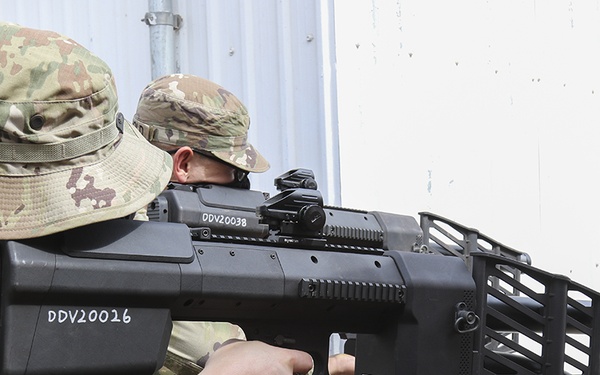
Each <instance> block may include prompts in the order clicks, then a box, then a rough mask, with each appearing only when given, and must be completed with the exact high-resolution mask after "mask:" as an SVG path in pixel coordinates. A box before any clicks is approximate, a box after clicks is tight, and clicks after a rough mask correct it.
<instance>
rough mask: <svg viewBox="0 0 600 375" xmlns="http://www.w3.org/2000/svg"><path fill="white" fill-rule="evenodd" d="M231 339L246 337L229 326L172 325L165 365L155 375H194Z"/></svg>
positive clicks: (219, 324)
mask: <svg viewBox="0 0 600 375" xmlns="http://www.w3.org/2000/svg"><path fill="white" fill-rule="evenodd" d="M231 339H239V340H245V339H246V336H245V334H244V332H243V331H242V329H241V328H240V327H238V326H236V325H233V324H230V323H222V322H218V323H217V322H184V321H174V322H173V330H172V331H171V339H170V341H169V351H168V353H167V358H166V359H165V365H164V366H163V368H161V369H160V370H159V371H158V372H157V373H156V374H155V375H196V374H197V373H198V372H200V371H201V370H202V368H203V367H204V365H205V364H206V361H207V360H208V356H209V355H210V354H211V353H213V352H214V351H215V350H217V349H218V348H219V347H220V346H221V345H222V344H223V343H224V342H226V341H227V340H231Z"/></svg>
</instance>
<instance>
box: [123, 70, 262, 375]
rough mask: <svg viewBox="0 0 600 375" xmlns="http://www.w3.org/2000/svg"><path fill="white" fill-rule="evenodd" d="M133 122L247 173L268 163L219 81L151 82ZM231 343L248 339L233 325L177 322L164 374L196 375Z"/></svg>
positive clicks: (152, 137) (157, 140)
mask: <svg viewBox="0 0 600 375" xmlns="http://www.w3.org/2000/svg"><path fill="white" fill-rule="evenodd" d="M133 124H134V126H136V127H137V128H138V130H139V131H140V132H141V133H142V134H143V135H144V136H145V137H146V138H147V139H148V140H149V141H150V142H151V143H152V144H154V145H155V146H157V147H159V148H162V149H164V150H174V149H177V148H179V147H182V146H188V147H191V148H192V149H193V150H195V151H197V152H201V153H209V154H210V155H212V156H214V157H216V158H218V159H220V160H221V161H223V162H224V163H227V164H229V165H231V166H233V167H235V168H237V169H239V170H242V171H244V172H264V171H266V170H267V169H269V163H268V162H267V160H266V159H265V158H264V157H263V156H262V155H261V154H260V153H259V152H258V151H257V150H256V149H255V148H254V147H253V146H252V145H251V144H250V143H248V129H249V127H250V117H249V116H248V111H247V109H246V107H245V106H244V105H243V104H242V102H240V100H239V99H238V98H236V97H235V95H233V94H232V93H230V92H229V91H227V90H226V89H224V88H223V87H221V86H219V85H217V84H215V83H214V82H211V81H208V80H205V79H203V78H200V77H196V76H191V75H184V74H173V75H169V76H165V77H161V78H159V79H157V80H155V81H153V82H151V83H150V84H149V85H148V86H146V88H145V89H144V91H143V92H142V94H141V96H140V100H139V103H138V107H137V111H136V114H135V115H134V117H133ZM229 339H245V336H244V333H243V331H242V330H241V329H240V328H239V327H237V326H235V325H231V324H229V323H210V322H177V321H176V322H173V331H172V335H171V341H170V343H169V351H168V353H167V359H166V360H165V366H164V367H163V368H162V369H161V370H160V371H159V372H158V374H161V375H171V374H178V375H188V374H190V375H192V374H196V373H197V372H198V371H199V370H201V368H202V367H203V366H204V363H205V362H206V360H207V359H208V356H209V354H210V353H212V352H213V351H214V350H216V349H217V348H218V347H219V346H220V345H222V343H223V342H224V341H226V340H229Z"/></svg>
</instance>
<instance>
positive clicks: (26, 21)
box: [0, 0, 340, 204]
mask: <svg viewBox="0 0 600 375" xmlns="http://www.w3.org/2000/svg"><path fill="white" fill-rule="evenodd" d="M332 4H333V1H318V0H310V1H294V2H288V1H278V0H268V1H256V2H254V1H252V2H250V1H242V0H201V1H200V0H187V1H185V0H173V8H174V12H175V13H177V14H179V15H180V16H181V17H182V18H183V26H182V28H181V29H180V31H179V32H178V36H177V39H178V46H179V48H178V50H179V55H180V56H179V63H180V67H181V72H184V73H191V74H196V75H200V76H202V77H205V78H208V79H211V80H213V81H215V82H217V83H219V84H221V85H223V86H224V87H226V88H227V89H229V90H230V91H232V92H233V93H235V94H236V95H237V96H238V97H240V99H241V100H242V101H243V102H244V103H245V104H246V105H247V106H248V109H249V111H250V115H251V119H252V124H251V127H250V141H251V143H252V144H254V145H255V146H256V147H257V148H258V149H259V150H260V152H261V153H263V154H264V156H265V157H266V158H267V159H268V160H269V161H270V163H271V169H270V170H269V171H268V172H266V173H264V174H260V175H256V176H254V177H253V184H254V185H253V188H256V189H259V190H264V191H269V192H274V187H273V179H274V178H275V177H277V176H278V175H279V174H281V173H283V172H285V171H286V170H288V169H291V168H298V167H303V168H310V169H312V170H313V171H314V172H315V174H316V176H317V181H318V182H319V189H320V190H321V191H322V192H323V195H324V197H325V201H326V202H328V203H331V204H339V200H340V198H339V172H338V171H339V156H338V146H337V145H338V141H337V110H336V102H335V99H334V98H335V87H336V81H335V75H334V74H333V72H334V69H333V64H334V57H333V56H334V54H333V47H332V45H333V39H334V35H333V21H332V20H333V5H332ZM148 9H149V6H148V2H146V1H142V0H125V1H123V0H102V1H72V0H71V1H69V0H43V1H42V0H20V1H7V0H0V19H2V20H4V21H10V22H16V23H19V24H22V25H25V26H29V27H35V28H43V29H50V30H55V31H57V32H61V33H64V34H66V35H68V36H70V37H72V38H73V39H74V40H76V41H78V42H79V43H81V44H83V45H85V46H86V47H88V48H89V49H90V50H91V51H92V52H94V53H96V54H97V55H99V56H100V57H101V58H103V59H104V60H105V61H106V62H107V63H108V64H109V65H110V66H111V67H112V69H113V71H114V73H115V77H116V80H117V86H118V90H119V96H120V103H121V110H122V112H123V113H124V114H125V116H126V117H127V118H129V119H131V117H132V115H133V113H134V112H135V106H136V104H137V100H138V97H139V94H140V92H141V90H142V89H143V88H144V86H145V85H146V84H147V83H148V82H149V81H150V80H151V73H150V72H151V69H150V67H151V65H150V64H151V62H150V41H149V40H150V39H149V31H148V26H147V25H146V24H145V23H144V22H141V19H142V18H143V17H144V15H145V13H146V12H147V11H148ZM0 89H1V88H0ZM332 98H333V99H332Z"/></svg>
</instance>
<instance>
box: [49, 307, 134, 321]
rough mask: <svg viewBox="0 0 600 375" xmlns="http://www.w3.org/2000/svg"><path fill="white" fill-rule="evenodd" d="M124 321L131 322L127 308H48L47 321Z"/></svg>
mask: <svg viewBox="0 0 600 375" xmlns="http://www.w3.org/2000/svg"><path fill="white" fill-rule="evenodd" d="M95 322H99V323H124V324H129V322H131V316H129V314H128V309H125V310H123V311H119V310H117V309H112V310H84V309H75V310H49V311H48V323H59V324H60V323H72V324H85V323H95Z"/></svg>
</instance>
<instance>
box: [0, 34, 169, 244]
mask: <svg viewBox="0 0 600 375" xmlns="http://www.w3.org/2000/svg"><path fill="white" fill-rule="evenodd" d="M117 109H118V106H117V93H116V87H115V83H114V79H113V75H112V73H111V70H110V68H109V67H108V66H107V65H106V64H105V63H104V62H103V61H102V60H101V59H99V58H98V57H96V56H94V55H93V54H91V53H90V52H89V51H88V50H87V49H85V48H84V47H82V46H81V45H79V44H78V43H77V42H75V41H73V40H71V39H69V38H67V37H65V36H63V35H60V34H57V33H55V32H52V31H42V30H35V29H30V28H25V27H21V26H18V25H15V24H9V23H0V194H1V196H0V239H20V238H31V237H38V236H43V235H47V234H52V233H55V232H58V231H62V230H65V229H70V228H74V227H78V226H82V225H86V224H89V223H93V222H98V221H103V220H109V219H114V218H119V217H123V216H126V215H129V214H131V213H133V212H135V211H136V210H138V209H140V208H142V207H144V206H146V205H147V204H148V203H149V202H150V201H152V199H154V198H155V197H156V195H158V194H159V193H160V192H161V191H162V189H163V188H164V186H165V185H166V184H167V182H168V180H169V178H170V175H171V165H172V160H171V158H170V156H169V155H168V154H166V153H165V152H163V151H161V150H159V149H158V148H156V147H154V146H152V145H151V144H149V143H148V142H147V141H146V139H145V138H144V137H142V135H141V134H139V132H138V131H137V130H136V129H135V128H134V127H133V126H131V125H130V124H129V123H128V122H127V121H125V120H124V119H123V116H122V115H121V114H120V113H118V112H117Z"/></svg>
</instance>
